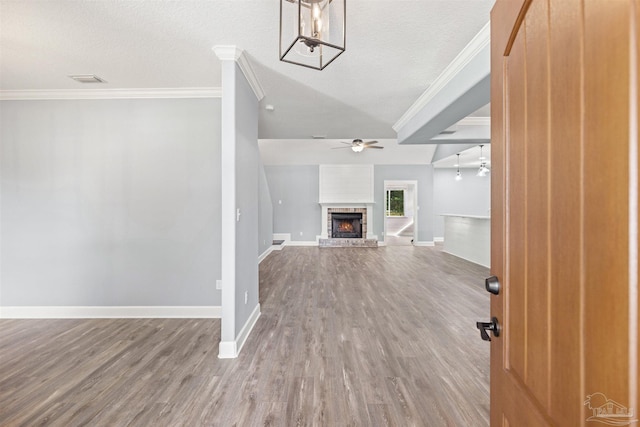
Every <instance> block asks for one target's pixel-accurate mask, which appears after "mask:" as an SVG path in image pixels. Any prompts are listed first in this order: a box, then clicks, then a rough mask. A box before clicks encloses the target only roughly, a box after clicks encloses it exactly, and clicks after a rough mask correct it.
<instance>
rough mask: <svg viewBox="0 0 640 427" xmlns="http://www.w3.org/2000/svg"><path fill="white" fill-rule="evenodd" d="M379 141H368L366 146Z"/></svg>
mask: <svg viewBox="0 0 640 427" xmlns="http://www.w3.org/2000/svg"><path fill="white" fill-rule="evenodd" d="M377 143H378V141H367V142H365V143H364V146H365V147H366V146H367V145H373V144H377Z"/></svg>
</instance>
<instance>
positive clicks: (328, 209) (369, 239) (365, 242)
mask: <svg viewBox="0 0 640 427" xmlns="http://www.w3.org/2000/svg"><path fill="white" fill-rule="evenodd" d="M321 206H322V216H321V218H322V234H321V235H320V238H319V239H318V244H319V246H320V247H321V248H322V247H377V246H378V239H377V238H376V236H373V235H372V234H371V230H372V229H373V223H372V218H373V217H372V212H371V211H372V208H373V204H372V203H366V204H353V205H348V204H342V203H321ZM331 213H361V214H362V236H363V238H362V239H358V238H339V239H334V238H331Z"/></svg>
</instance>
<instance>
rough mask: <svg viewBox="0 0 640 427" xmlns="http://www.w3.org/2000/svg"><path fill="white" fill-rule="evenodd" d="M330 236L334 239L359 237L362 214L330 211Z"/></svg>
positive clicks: (360, 234)
mask: <svg viewBox="0 0 640 427" xmlns="http://www.w3.org/2000/svg"><path fill="white" fill-rule="evenodd" d="M331 237H332V238H334V239H344V238H352V239H361V238H362V214H361V213H350V212H349V213H345V212H332V213H331Z"/></svg>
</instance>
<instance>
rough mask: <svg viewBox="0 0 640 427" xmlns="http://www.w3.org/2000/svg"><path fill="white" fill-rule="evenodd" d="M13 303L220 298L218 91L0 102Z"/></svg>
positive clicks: (5, 250)
mask: <svg viewBox="0 0 640 427" xmlns="http://www.w3.org/2000/svg"><path fill="white" fill-rule="evenodd" d="M0 124H1V129H2V130H1V138H2V139H1V143H2V147H1V154H2V160H1V169H0V170H1V172H0V175H1V189H0V191H1V194H2V206H1V222H0V230H1V235H0V239H1V242H0V243H1V245H2V253H1V257H0V263H1V288H0V297H1V301H0V303H1V304H2V305H5V306H25V305H31V306H48V305H59V306H74V305H80V306H87V305H95V306H105V305H106V306H108V305H116V306H127V305H172V306H175V305H220V292H219V291H216V290H215V280H216V279H217V278H219V277H220V100H219V99H194V100H182V99H170V100H157V99H155V100H95V101H94V100H83V101H75V100H74V101H4V102H2V103H1V113H0Z"/></svg>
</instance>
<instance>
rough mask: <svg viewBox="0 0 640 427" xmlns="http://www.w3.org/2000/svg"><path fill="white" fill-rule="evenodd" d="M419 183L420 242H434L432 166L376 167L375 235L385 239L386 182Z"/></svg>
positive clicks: (379, 238)
mask: <svg viewBox="0 0 640 427" xmlns="http://www.w3.org/2000/svg"><path fill="white" fill-rule="evenodd" d="M385 180H386V181H400V180H405V181H418V207H419V210H418V212H417V215H416V216H415V218H416V219H417V223H418V242H431V241H433V219H434V217H433V212H434V211H433V185H434V183H433V166H431V165H375V166H374V190H373V191H374V201H375V204H374V205H373V216H374V224H373V225H374V229H373V233H374V234H375V235H377V236H378V240H383V238H384V199H385V191H384V181H385Z"/></svg>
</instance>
